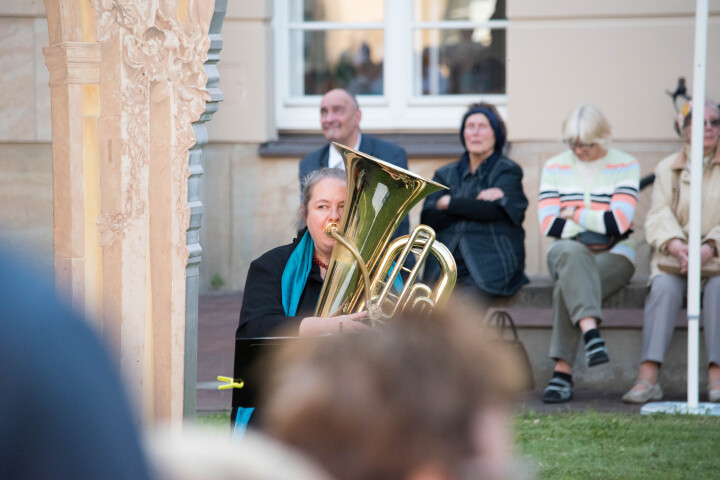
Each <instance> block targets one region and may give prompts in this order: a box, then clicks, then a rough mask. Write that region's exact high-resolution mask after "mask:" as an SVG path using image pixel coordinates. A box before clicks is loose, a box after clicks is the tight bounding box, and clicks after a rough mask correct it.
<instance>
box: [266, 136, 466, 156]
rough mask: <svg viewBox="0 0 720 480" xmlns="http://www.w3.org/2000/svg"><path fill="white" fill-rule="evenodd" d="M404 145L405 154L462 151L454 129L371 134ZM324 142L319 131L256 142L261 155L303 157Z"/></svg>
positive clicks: (446, 154) (453, 153)
mask: <svg viewBox="0 0 720 480" xmlns="http://www.w3.org/2000/svg"><path fill="white" fill-rule="evenodd" d="M371 135H373V136H375V137H378V138H381V139H383V140H386V141H388V142H392V143H394V144H396V145H399V146H401V147H403V148H404V149H405V151H406V152H407V154H408V157H409V158H413V159H416V158H446V157H448V158H457V157H459V156H460V155H462V153H463V151H464V150H463V148H462V145H461V144H460V139H459V138H458V134H457V133H396V134H371ZM326 143H327V140H325V137H323V136H322V135H320V134H305V133H283V134H280V136H279V138H278V140H276V141H273V142H267V143H263V144H262V145H260V148H259V150H258V154H259V156H260V157H261V158H287V157H304V156H305V155H307V154H309V153H311V152H313V151H315V150H317V149H318V148H320V147H322V146H324V145H325V144H326Z"/></svg>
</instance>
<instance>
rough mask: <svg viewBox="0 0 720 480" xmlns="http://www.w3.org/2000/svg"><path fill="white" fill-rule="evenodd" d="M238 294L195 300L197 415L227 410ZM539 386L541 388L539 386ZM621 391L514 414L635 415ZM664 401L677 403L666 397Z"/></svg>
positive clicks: (534, 402) (531, 406)
mask: <svg viewBox="0 0 720 480" xmlns="http://www.w3.org/2000/svg"><path fill="white" fill-rule="evenodd" d="M241 303H242V295H241V293H240V292H234V293H222V294H211V295H202V296H200V299H199V312H198V317H199V320H198V321H199V328H198V392H197V393H198V394H197V411H198V412H222V411H229V410H230V397H231V393H230V391H229V390H217V384H218V382H217V376H218V375H225V376H232V373H233V354H234V347H235V345H234V337H235V329H236V328H237V322H238V316H239V315H240V305H241ZM541 387H544V385H543V386H541ZM621 395H622V392H621V391H616V392H598V391H589V390H586V391H582V390H581V391H576V392H575V399H574V400H573V401H572V402H569V403H565V404H561V405H545V404H544V403H542V401H541V400H540V391H536V392H532V393H530V394H528V395H527V396H526V397H525V398H523V399H521V400H520V401H519V402H518V405H517V410H518V411H523V410H524V411H529V410H532V411H535V412H538V413H541V412H555V411H561V412H562V411H574V410H585V409H589V408H591V409H594V410H597V411H603V412H606V411H622V412H630V413H639V412H640V407H639V406H634V405H626V404H624V403H622V402H621V401H620V396H621ZM665 400H679V401H682V400H684V398H681V397H675V398H673V397H670V398H666V399H665Z"/></svg>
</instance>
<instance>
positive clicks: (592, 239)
mask: <svg viewBox="0 0 720 480" xmlns="http://www.w3.org/2000/svg"><path fill="white" fill-rule="evenodd" d="M631 233H632V229H629V230H628V231H627V232H625V233H623V234H622V235H607V234H604V233H597V232H591V231H590V230H586V231H584V232H580V233H578V234H577V235H575V236H574V237H573V240H576V241H578V242H580V243H582V244H583V245H585V246H586V247H588V248H589V249H590V250H593V251H595V252H604V251H605V250H610V249H611V248H612V247H614V246H615V244H616V243H618V242H619V241H620V240H625V239H626V238H628V237H629V236H630V234H631Z"/></svg>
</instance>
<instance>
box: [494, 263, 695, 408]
mask: <svg viewBox="0 0 720 480" xmlns="http://www.w3.org/2000/svg"><path fill="white" fill-rule="evenodd" d="M647 292H648V276H647V275H643V274H637V275H635V276H634V277H633V279H632V280H631V281H630V283H629V284H628V285H627V286H626V287H625V288H623V289H622V290H620V291H619V292H617V293H615V294H614V295H612V296H610V297H608V298H607V299H605V301H604V302H603V322H602V324H601V325H600V330H601V332H602V335H603V337H604V338H605V340H606V342H607V345H608V350H609V351H610V363H608V364H605V365H600V366H597V367H593V368H587V366H586V365H585V357H584V351H583V349H582V346H579V347H578V355H577V357H576V359H575V361H574V362H573V363H574V370H575V375H574V376H573V381H574V382H575V385H576V386H577V387H578V388H584V389H585V388H586V389H590V390H593V389H595V390H598V391H603V392H618V393H619V394H622V392H624V391H625V390H627V389H628V388H630V386H631V385H632V382H633V380H634V379H635V374H636V372H637V366H638V363H639V361H640V358H639V357H640V348H641V346H642V325H643V307H644V305H645V297H646V295H647ZM492 308H493V309H503V310H507V311H508V312H509V313H510V314H511V316H512V318H513V320H514V322H515V325H516V327H517V330H518V335H519V337H520V340H521V341H522V342H523V344H524V345H525V348H526V349H527V351H528V355H529V357H530V361H531V363H532V364H533V375H534V377H535V385H536V390H537V391H538V392H539V391H542V389H543V388H545V386H546V384H547V381H548V379H549V378H550V375H551V374H552V369H553V361H552V360H550V359H549V358H548V356H547V353H548V348H549V346H550V333H551V330H552V282H551V280H550V276H549V275H538V276H533V277H530V283H529V284H527V285H525V286H523V288H522V289H520V291H519V292H518V293H517V294H515V295H514V296H513V297H511V298H508V299H501V300H498V301H495V302H493V305H492ZM676 322H677V323H676V331H675V334H674V335H673V338H672V341H671V343H670V347H669V348H668V351H667V353H666V357H665V365H664V366H663V368H662V369H661V376H660V382H661V385H662V387H663V390H665V391H667V392H668V393H670V394H682V393H684V392H685V390H686V382H687V312H686V311H685V310H681V312H680V314H679V315H678V318H677V321H676ZM701 330H702V326H701ZM700 365H701V369H700V392H701V397H700V398H701V400H703V399H704V394H705V385H706V382H707V372H706V369H705V365H706V355H705V348H704V339H703V336H702V334H701V335H700ZM618 401H620V396H619V395H618Z"/></svg>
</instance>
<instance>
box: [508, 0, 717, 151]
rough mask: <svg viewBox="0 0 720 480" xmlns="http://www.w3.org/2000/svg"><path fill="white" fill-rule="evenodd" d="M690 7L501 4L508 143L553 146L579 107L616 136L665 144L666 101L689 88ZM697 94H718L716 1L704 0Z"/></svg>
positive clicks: (670, 133)
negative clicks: (681, 87)
mask: <svg viewBox="0 0 720 480" xmlns="http://www.w3.org/2000/svg"><path fill="white" fill-rule="evenodd" d="M690 3H692V5H694V2H686V1H683V2H671V1H662V2H652V1H639V2H621V1H609V2H571V1H564V0H555V1H550V2H532V1H528V0H520V1H513V2H509V4H508V7H509V9H508V10H509V13H508V16H509V18H510V27H509V32H508V50H507V59H508V64H507V68H508V72H507V78H508V80H507V82H508V83H507V96H508V127H509V131H510V139H511V140H522V141H529V140H539V141H547V140H557V139H559V138H560V128H561V124H562V121H563V119H564V118H565V117H566V116H567V114H568V113H569V112H570V110H572V108H573V107H574V106H575V105H577V104H579V103H583V102H586V103H591V104H594V105H596V106H598V107H599V108H600V109H601V110H603V111H604V113H605V114H606V115H607V117H608V119H609V120H610V122H611V124H612V125H613V136H614V138H615V139H617V140H623V141H626V140H628V141H632V140H658V141H663V140H672V139H674V138H675V133H674V130H673V128H672V120H673V118H674V115H675V110H674V107H673V105H672V102H671V100H670V97H669V96H668V95H667V93H666V91H667V90H671V91H672V90H674V89H675V86H676V84H677V79H678V77H685V78H686V80H687V86H688V90H689V93H691V94H692V85H693V45H694V21H695V18H694V13H693V12H694V8H692V6H689V5H690ZM711 5H712V7H713V8H712V9H711V12H712V14H711V16H710V18H709V24H708V41H707V45H708V58H707V79H706V84H707V92H706V95H707V96H708V97H709V98H713V99H715V100H717V99H718V98H719V97H720V62H719V61H718V58H717V55H714V54H713V51H714V50H713V45H720V2H717V1H714V2H711Z"/></svg>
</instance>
